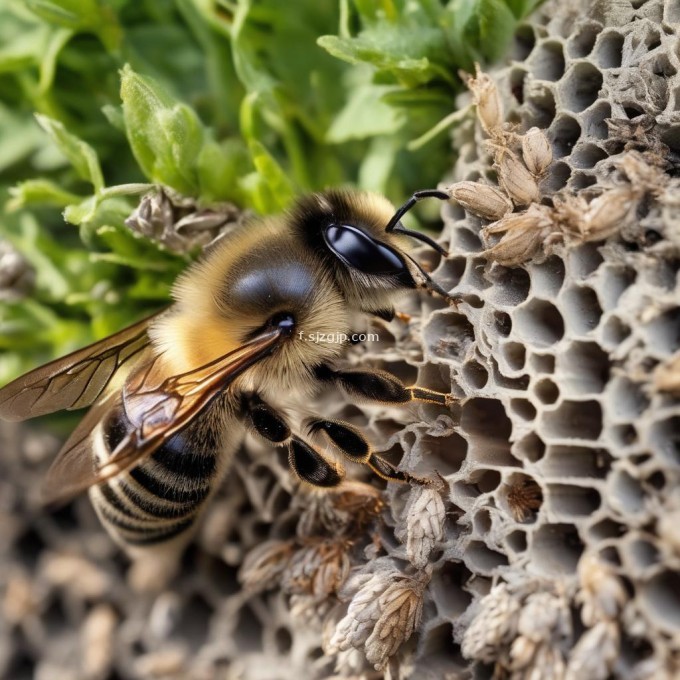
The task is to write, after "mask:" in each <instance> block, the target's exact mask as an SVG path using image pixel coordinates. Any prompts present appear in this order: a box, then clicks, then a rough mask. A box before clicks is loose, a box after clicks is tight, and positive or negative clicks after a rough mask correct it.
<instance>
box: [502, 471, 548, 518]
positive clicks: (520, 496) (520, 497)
mask: <svg viewBox="0 0 680 680" xmlns="http://www.w3.org/2000/svg"><path fill="white" fill-rule="evenodd" d="M505 497H506V499H507V502H508V508H509V510H510V513H511V514H512V516H513V518H514V519H515V521H516V522H526V521H527V520H528V519H529V518H530V517H531V516H532V515H533V513H534V512H536V511H537V510H539V509H540V507H541V504H542V502H543V493H542V491H541V487H540V486H539V485H538V484H537V483H536V482H535V481H534V480H533V479H524V480H522V481H521V482H517V483H515V484H510V485H509V486H508V487H507V493H506V496H505Z"/></svg>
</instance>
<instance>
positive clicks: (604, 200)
mask: <svg viewBox="0 0 680 680" xmlns="http://www.w3.org/2000/svg"><path fill="white" fill-rule="evenodd" d="M637 198H638V195H637V193H636V192H635V191H633V190H632V189H631V188H630V187H622V188H620V189H609V190H608V191H606V192H605V193H603V194H602V195H601V196H599V197H598V198H596V199H595V200H594V201H593V202H592V203H591V204H590V205H589V206H588V212H587V213H586V215H585V220H584V227H583V232H582V234H581V237H582V240H583V241H602V240H604V239H606V238H608V237H609V236H612V235H613V234H616V233H617V232H619V231H620V230H621V227H623V226H624V225H623V223H624V220H625V218H626V217H627V216H628V214H629V213H630V211H631V208H632V207H633V205H634V204H635V203H636V202H637Z"/></svg>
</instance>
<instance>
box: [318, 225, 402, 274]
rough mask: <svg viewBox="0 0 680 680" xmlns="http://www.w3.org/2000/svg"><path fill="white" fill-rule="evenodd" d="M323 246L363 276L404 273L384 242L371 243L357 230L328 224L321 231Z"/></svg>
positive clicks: (366, 236)
mask: <svg viewBox="0 0 680 680" xmlns="http://www.w3.org/2000/svg"><path fill="white" fill-rule="evenodd" d="M324 239H325V240H326V245H328V247H329V248H330V249H331V250H332V251H333V253H335V255H336V256H337V257H338V258H339V259H340V260H342V261H343V262H344V263H345V264H346V265H348V266H349V267H353V268H354V269H358V270H359V271H361V272H364V273H366V274H376V275H380V274H387V275H392V276H394V275H400V274H407V273H408V270H407V269H406V265H405V264H404V261H403V260H402V259H401V257H399V255H397V253H396V252H395V251H394V250H393V249H392V248H390V247H389V246H388V245H387V244H385V243H380V242H379V241H375V240H374V239H372V238H371V237H370V236H369V235H368V234H366V233H365V232H363V231H362V230H361V229H359V228H357V227H353V226H351V225H348V224H331V225H330V226H328V227H326V229H325V230H324Z"/></svg>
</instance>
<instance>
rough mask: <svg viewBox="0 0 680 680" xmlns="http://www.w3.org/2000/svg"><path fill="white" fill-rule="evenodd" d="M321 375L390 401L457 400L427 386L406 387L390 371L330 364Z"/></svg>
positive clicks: (357, 392) (356, 392) (349, 388)
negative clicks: (343, 369) (331, 365)
mask: <svg viewBox="0 0 680 680" xmlns="http://www.w3.org/2000/svg"><path fill="white" fill-rule="evenodd" d="M316 374H317V377H318V378H319V379H321V380H324V381H334V382H336V383H338V384H339V385H340V386H341V387H342V388H343V389H345V390H346V391H347V392H349V393H350V394H351V395H355V396H358V397H363V398H365V399H370V400H372V401H380V402H384V403H385V402H386V403H389V404H407V403H408V402H410V401H424V402H427V403H430V404H441V405H442V406H449V405H450V404H451V403H452V402H453V400H454V399H453V397H452V396H451V395H450V394H444V393H442V392H435V391H434V390H428V389H426V388H424V387H406V385H404V384H403V383H402V382H401V380H399V379H398V378H396V377H395V376H393V375H390V374H389V373H387V372H386V371H380V370H377V369H375V370H366V369H349V370H346V371H336V370H334V369H333V368H331V367H330V366H322V367H319V368H318V369H317V371H316Z"/></svg>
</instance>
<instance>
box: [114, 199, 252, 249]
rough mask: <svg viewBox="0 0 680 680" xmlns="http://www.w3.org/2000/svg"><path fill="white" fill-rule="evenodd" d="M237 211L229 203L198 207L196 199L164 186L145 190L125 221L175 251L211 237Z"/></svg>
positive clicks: (232, 220)
mask: <svg viewBox="0 0 680 680" xmlns="http://www.w3.org/2000/svg"><path fill="white" fill-rule="evenodd" d="M240 215H241V213H240V211H239V210H238V209H237V208H236V206H234V205H232V204H230V203H221V204H219V205H215V206H213V207H212V208H199V207H198V205H197V204H196V202H195V201H194V200H193V199H191V198H187V197H185V196H181V195H179V194H177V193H176V192H172V191H171V190H170V189H167V188H163V189H161V188H157V189H154V190H153V191H152V192H150V193H148V194H146V195H145V196H144V197H143V198H142V200H141V201H140V203H139V206H138V207H137V209H136V210H135V211H134V212H133V213H132V214H131V215H130V217H128V218H127V219H126V220H125V225H126V226H127V227H128V228H130V229H132V230H133V231H136V232H138V233H140V234H142V235H143V236H146V237H147V238H150V239H153V240H155V241H158V242H159V243H161V244H162V245H163V246H165V247H166V248H168V250H172V251H174V252H178V253H186V252H188V251H190V250H192V249H194V248H196V247H205V246H207V245H209V244H210V243H212V242H213V241H215V240H216V239H217V238H219V236H220V235H221V234H223V233H224V231H225V230H226V229H227V227H228V226H229V225H230V224H236V223H237V221H238V219H239V217H240Z"/></svg>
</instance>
